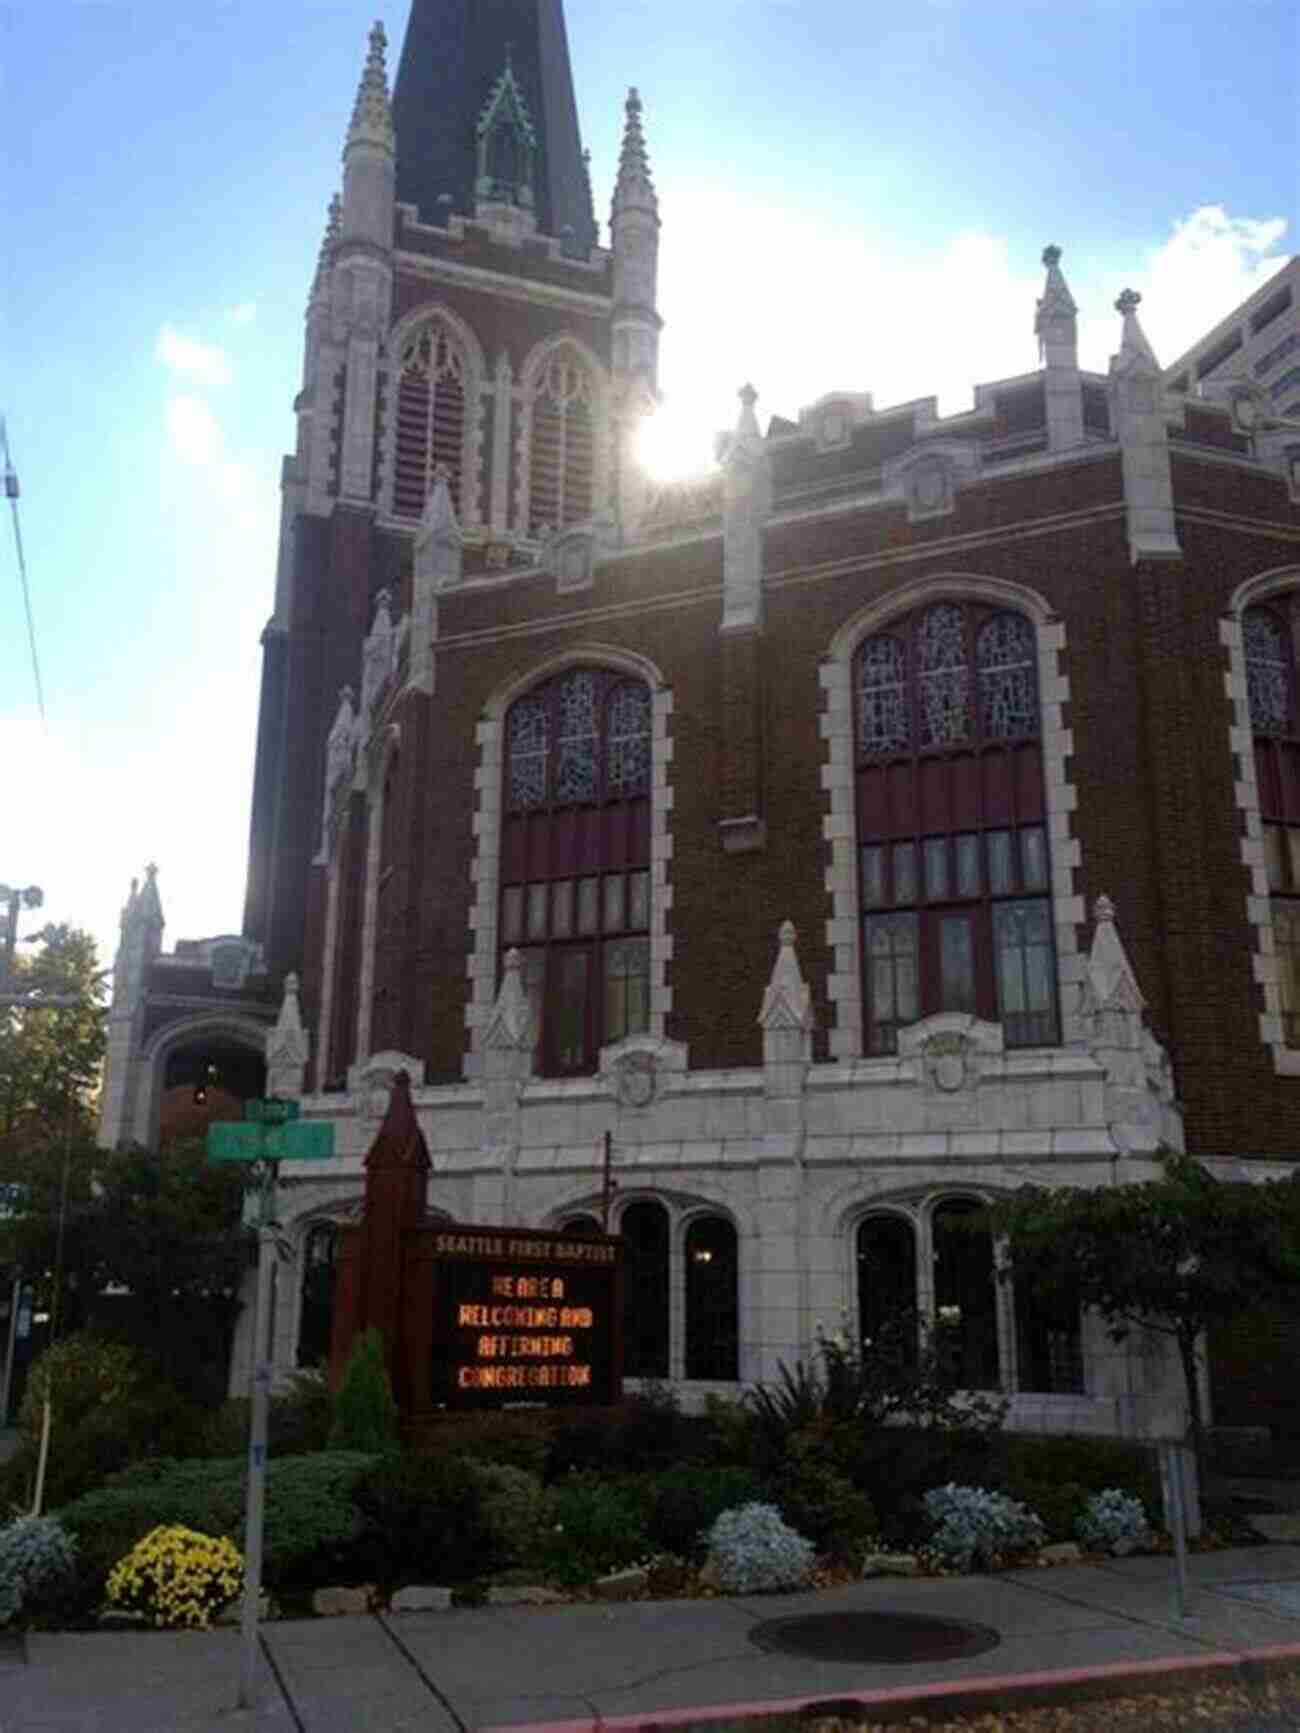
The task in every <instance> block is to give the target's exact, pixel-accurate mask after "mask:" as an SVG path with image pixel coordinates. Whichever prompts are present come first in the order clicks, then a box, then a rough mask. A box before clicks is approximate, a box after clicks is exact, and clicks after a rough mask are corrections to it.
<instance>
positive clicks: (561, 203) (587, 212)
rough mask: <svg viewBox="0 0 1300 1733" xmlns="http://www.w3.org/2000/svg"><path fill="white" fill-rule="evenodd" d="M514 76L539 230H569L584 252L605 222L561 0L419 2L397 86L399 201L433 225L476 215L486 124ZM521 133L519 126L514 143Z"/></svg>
mask: <svg viewBox="0 0 1300 1733" xmlns="http://www.w3.org/2000/svg"><path fill="white" fill-rule="evenodd" d="M507 75H508V78H509V80H510V83H511V84H512V86H513V90H514V92H515V93H517V96H518V100H519V104H520V106H521V108H522V111H523V113H524V114H525V115H526V117H527V122H528V126H529V128H530V129H531V131H532V135H533V142H532V160H531V164H530V165H529V167H530V175H531V192H532V206H531V208H532V211H533V214H534V216H535V218H536V224H537V229H538V231H539V232H540V233H541V234H544V235H552V236H554V237H555V238H556V239H560V238H562V237H563V236H564V234H565V231H566V230H570V231H572V236H573V243H574V245H575V247H576V248H577V249H579V250H581V251H584V252H585V251H586V250H587V249H589V248H590V247H591V246H592V245H593V244H594V242H595V238H596V224H595V220H594V217H593V214H592V209H591V194H590V190H589V188H588V184H587V179H586V175H585V173H584V171H583V163H582V143H581V140H580V138H579V136H578V112H577V105H576V103H575V101H574V95H573V73H572V70H571V68H570V65H569V46H568V41H567V38H566V36H565V31H564V14H563V11H562V9H561V0H411V16H410V21H409V23H408V24H407V26H406V38H405V41H404V42H403V45H402V58H401V61H400V64H399V66H398V70H397V81H396V83H395V84H394V86H393V125H394V128H395V131H396V136H397V198H398V201H399V203H402V204H409V205H415V206H417V207H418V209H419V212H420V218H421V221H423V222H426V223H441V222H444V221H445V217H446V214H447V213H448V212H449V211H451V212H455V213H456V214H458V215H460V216H464V217H472V216H473V215H474V212H475V206H476V203H477V199H478V196H479V195H478V192H477V183H478V180H479V178H480V172H481V171H480V165H479V158H480V149H479V145H480V135H479V125H480V122H481V121H482V120H483V118H484V116H485V114H486V113H487V111H488V109H489V106H490V105H491V104H492V102H493V100H494V98H495V97H496V95H497V94H498V90H499V87H500V85H501V83H502V80H503V79H504V78H505V77H507ZM519 136H520V135H519V132H518V129H517V127H516V128H515V130H514V133H513V139H512V140H511V141H510V142H517V140H518V138H519ZM498 142H500V143H502V144H504V143H505V142H507V140H506V139H505V138H504V137H503V139H502V140H500V141H498ZM500 160H504V159H500ZM495 178H498V179H499V178H500V177H495ZM513 184H517V182H516V183H513ZM444 195H447V197H446V198H444ZM440 199H442V200H443V202H442V203H439V200H440ZM516 202H518V201H516Z"/></svg>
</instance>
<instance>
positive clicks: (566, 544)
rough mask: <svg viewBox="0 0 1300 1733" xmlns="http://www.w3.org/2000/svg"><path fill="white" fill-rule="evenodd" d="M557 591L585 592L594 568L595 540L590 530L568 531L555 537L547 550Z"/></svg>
mask: <svg viewBox="0 0 1300 1733" xmlns="http://www.w3.org/2000/svg"><path fill="white" fill-rule="evenodd" d="M547 553H548V559H549V563H550V568H551V572H552V574H553V576H554V578H555V587H556V589H557V590H561V591H563V590H585V589H587V588H588V587H589V586H590V584H591V580H592V573H593V570H594V567H595V538H594V536H593V535H592V533H591V531H590V530H570V531H568V532H567V533H566V534H565V535H560V536H556V537H555V538H554V539H553V540H552V542H551V544H550V547H549V549H548V550H547Z"/></svg>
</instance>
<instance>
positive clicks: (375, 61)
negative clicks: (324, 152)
mask: <svg viewBox="0 0 1300 1733" xmlns="http://www.w3.org/2000/svg"><path fill="white" fill-rule="evenodd" d="M387 47H388V38H387V37H386V36H385V35H384V27H383V24H382V23H381V22H380V21H379V20H378V19H376V20H375V23H374V25H373V26H372V28H371V31H370V51H369V53H368V54H367V55H366V64H365V67H364V69H363V71H362V73H361V83H360V85H359V86H358V87H357V100H356V103H355V105H354V107H353V110H352V124H351V126H349V128H348V138H347V143H346V144H345V145H344V147H343V148H344V154H345V155H346V153H347V152H348V151H349V150H351V149H352V147H353V146H354V145H370V146H372V147H374V148H376V149H378V150H385V151H388V152H389V153H390V154H391V153H392V151H393V149H394V137H393V113H392V109H391V108H390V107H389V102H388V70H387V67H386V66H385V64H384V51H385V49H386V48H387Z"/></svg>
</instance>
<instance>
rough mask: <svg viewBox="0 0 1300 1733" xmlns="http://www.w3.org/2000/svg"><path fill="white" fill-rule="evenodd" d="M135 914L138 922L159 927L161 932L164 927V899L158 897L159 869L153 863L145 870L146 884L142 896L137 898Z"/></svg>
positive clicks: (142, 887) (142, 889)
mask: <svg viewBox="0 0 1300 1733" xmlns="http://www.w3.org/2000/svg"><path fill="white" fill-rule="evenodd" d="M132 912H133V914H134V916H135V918H136V920H138V921H141V922H143V923H144V924H145V925H147V926H157V927H158V928H159V930H160V931H161V929H162V926H163V912H162V899H161V898H160V897H159V895H158V868H157V867H156V866H155V865H154V863H153V862H152V861H150V862H149V864H148V866H147V867H146V868H145V869H144V884H143V885H142V886H141V887H140V894H139V896H138V897H136V898H135V907H134V909H133V911H132Z"/></svg>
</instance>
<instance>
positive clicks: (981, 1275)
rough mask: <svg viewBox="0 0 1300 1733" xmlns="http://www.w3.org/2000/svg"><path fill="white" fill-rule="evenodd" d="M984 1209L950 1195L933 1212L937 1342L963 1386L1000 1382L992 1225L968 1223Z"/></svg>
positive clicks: (956, 1382) (988, 1387)
mask: <svg viewBox="0 0 1300 1733" xmlns="http://www.w3.org/2000/svg"><path fill="white" fill-rule="evenodd" d="M980 1208H981V1206H980V1205H979V1204H978V1203H976V1202H974V1201H973V1200H972V1199H970V1198H947V1199H945V1200H944V1201H943V1202H942V1203H941V1204H939V1205H938V1207H937V1208H936V1209H935V1212H934V1216H933V1224H934V1228H933V1232H934V1323H935V1341H936V1343H937V1345H938V1348H939V1352H940V1355H941V1356H942V1358H943V1361H944V1365H945V1369H946V1372H947V1375H948V1377H949V1379H950V1380H951V1382H952V1384H953V1385H954V1387H955V1388H957V1389H959V1390H996V1389H997V1388H998V1386H999V1383H1000V1375H999V1367H998V1320H997V1293H996V1287H995V1280H996V1278H995V1276H994V1273H993V1240H992V1236H991V1235H990V1234H989V1232H988V1230H987V1228H983V1229H970V1228H968V1227H966V1226H965V1223H966V1222H968V1221H969V1219H970V1217H971V1216H973V1215H975V1214H976V1213H977V1212H978V1211H979V1209H980Z"/></svg>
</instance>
